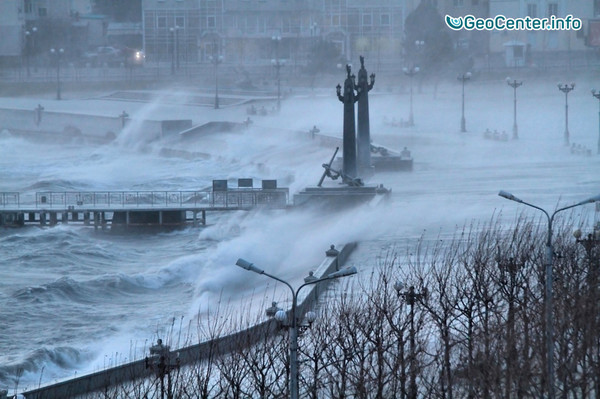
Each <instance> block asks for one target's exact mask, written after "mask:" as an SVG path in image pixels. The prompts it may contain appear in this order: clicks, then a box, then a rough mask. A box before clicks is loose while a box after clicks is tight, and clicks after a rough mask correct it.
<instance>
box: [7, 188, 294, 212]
mask: <svg viewBox="0 0 600 399" xmlns="http://www.w3.org/2000/svg"><path fill="white" fill-rule="evenodd" d="M7 194H8V193H7ZM10 194H16V195H17V198H18V193H10ZM288 198H289V190H288V189H287V188H277V189H252V188H248V189H229V190H225V191H214V192H211V191H92V192H86V191H64V192H56V191H46V192H37V193H35V207H36V208H63V209H70V208H72V209H75V208H109V209H115V208H128V207H136V208H158V207H161V208H194V207H197V208H200V207H202V208H252V207H255V206H267V207H270V208H285V207H286V206H287V203H288ZM13 205H14V204H13ZM16 205H18V204H16Z"/></svg>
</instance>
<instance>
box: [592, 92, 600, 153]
mask: <svg viewBox="0 0 600 399" xmlns="http://www.w3.org/2000/svg"><path fill="white" fill-rule="evenodd" d="M592 96H594V97H596V98H597V99H598V104H600V92H598V93H596V89H592ZM598 155H600V109H599V110H598Z"/></svg>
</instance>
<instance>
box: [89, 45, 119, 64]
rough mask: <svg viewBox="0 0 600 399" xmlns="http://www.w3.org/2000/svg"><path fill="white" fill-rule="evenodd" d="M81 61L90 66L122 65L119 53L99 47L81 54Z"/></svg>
mask: <svg viewBox="0 0 600 399" xmlns="http://www.w3.org/2000/svg"><path fill="white" fill-rule="evenodd" d="M83 59H84V62H85V63H86V64H89V65H90V66H102V65H108V66H119V65H120V64H121V63H123V61H124V60H123V56H122V55H121V51H120V50H119V49H117V48H115V47H111V46H100V47H96V49H94V50H92V51H86V52H85V53H83Z"/></svg>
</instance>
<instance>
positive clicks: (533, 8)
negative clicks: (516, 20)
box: [527, 4, 537, 18]
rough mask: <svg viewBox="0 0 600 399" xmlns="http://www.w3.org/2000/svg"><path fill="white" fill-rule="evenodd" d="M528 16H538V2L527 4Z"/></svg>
mask: <svg viewBox="0 0 600 399" xmlns="http://www.w3.org/2000/svg"><path fill="white" fill-rule="evenodd" d="M527 16H529V17H531V18H537V4H527Z"/></svg>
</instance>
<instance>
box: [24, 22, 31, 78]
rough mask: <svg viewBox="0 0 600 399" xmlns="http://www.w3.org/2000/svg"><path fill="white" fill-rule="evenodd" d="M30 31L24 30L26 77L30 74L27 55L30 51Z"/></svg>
mask: <svg viewBox="0 0 600 399" xmlns="http://www.w3.org/2000/svg"><path fill="white" fill-rule="evenodd" d="M30 41H31V32H30V31H29V30H26V31H25V64H26V68H27V77H30V76H31V71H30V70H29V56H30V54H29V53H30V52H31V43H30Z"/></svg>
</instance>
